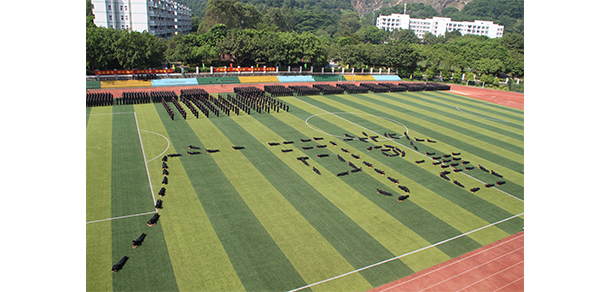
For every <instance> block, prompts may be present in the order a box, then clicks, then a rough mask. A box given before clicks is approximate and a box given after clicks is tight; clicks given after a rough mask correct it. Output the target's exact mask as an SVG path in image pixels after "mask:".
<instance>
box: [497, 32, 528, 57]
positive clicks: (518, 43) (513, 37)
mask: <svg viewBox="0 0 610 292" xmlns="http://www.w3.org/2000/svg"><path fill="white" fill-rule="evenodd" d="M500 42H501V44H502V45H503V46H504V47H506V48H507V49H509V50H513V51H515V52H518V53H520V54H523V53H524V39H523V35H522V34H516V33H507V34H505V35H504V36H502V38H501V41H500Z"/></svg>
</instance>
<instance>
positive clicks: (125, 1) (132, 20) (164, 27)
mask: <svg viewBox="0 0 610 292" xmlns="http://www.w3.org/2000/svg"><path fill="white" fill-rule="evenodd" d="M91 4H93V15H94V16H95V19H94V20H93V22H94V23H95V25H97V26H100V27H107V28H114V29H130V30H133V31H140V32H143V31H148V32H149V33H151V34H153V35H156V36H158V37H161V38H167V37H171V36H172V35H174V34H177V33H178V32H181V33H183V34H187V33H188V32H189V31H190V30H191V9H190V8H188V7H187V6H184V5H182V4H179V3H176V2H174V1H170V0H91Z"/></svg>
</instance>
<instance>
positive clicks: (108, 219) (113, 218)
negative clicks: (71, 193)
mask: <svg viewBox="0 0 610 292" xmlns="http://www.w3.org/2000/svg"><path fill="white" fill-rule="evenodd" d="M153 213H157V211H151V212H145V213H140V214H133V215H125V216H119V217H112V218H106V219H100V220H93V221H87V224H89V223H96V222H103V221H110V220H115V219H123V218H129V217H136V216H142V215H148V214H153Z"/></svg>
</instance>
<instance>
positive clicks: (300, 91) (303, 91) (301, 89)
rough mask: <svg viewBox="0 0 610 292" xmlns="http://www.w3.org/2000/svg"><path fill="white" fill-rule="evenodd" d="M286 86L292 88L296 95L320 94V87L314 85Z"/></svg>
mask: <svg viewBox="0 0 610 292" xmlns="http://www.w3.org/2000/svg"><path fill="white" fill-rule="evenodd" d="M288 88H290V89H292V90H293V91H294V92H295V93H296V94H297V96H303V95H320V89H317V88H315V87H309V86H305V85H291V86H288Z"/></svg>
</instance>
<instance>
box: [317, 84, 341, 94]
mask: <svg viewBox="0 0 610 292" xmlns="http://www.w3.org/2000/svg"><path fill="white" fill-rule="evenodd" d="M313 87H315V88H317V89H319V90H320V91H321V92H322V95H329V94H344V93H345V90H344V89H343V88H339V87H335V86H332V85H330V84H314V85H313Z"/></svg>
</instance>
